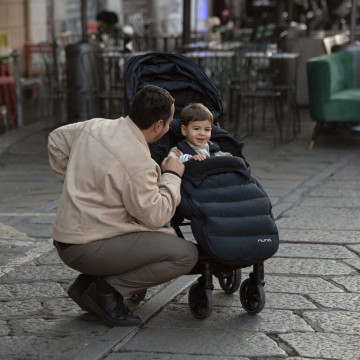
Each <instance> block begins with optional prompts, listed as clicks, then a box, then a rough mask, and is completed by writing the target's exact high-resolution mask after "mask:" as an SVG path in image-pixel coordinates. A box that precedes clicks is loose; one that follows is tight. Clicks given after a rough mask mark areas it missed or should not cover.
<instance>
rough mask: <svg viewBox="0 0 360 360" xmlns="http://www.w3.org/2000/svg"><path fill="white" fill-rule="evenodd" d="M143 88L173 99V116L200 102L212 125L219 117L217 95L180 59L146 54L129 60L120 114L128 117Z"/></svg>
mask: <svg viewBox="0 0 360 360" xmlns="http://www.w3.org/2000/svg"><path fill="white" fill-rule="evenodd" d="M146 85H156V86H159V87H162V88H164V89H166V90H168V91H169V92H170V94H171V95H172V96H173V97H174V98H175V115H174V118H175V119H176V118H179V116H180V111H181V109H182V108H183V107H184V106H186V105H188V104H190V103H194V102H201V103H202V104H204V105H205V106H207V107H208V108H209V109H210V111H211V112H212V113H213V116H214V121H215V123H217V121H218V120H219V119H220V118H221V117H222V115H223V106H222V102H221V98H220V94H219V91H218V90H217V89H216V87H215V86H214V85H213V84H212V82H211V80H210V79H209V78H208V76H207V75H206V74H205V73H204V72H203V71H202V70H201V69H200V68H199V67H198V66H197V65H196V64H195V63H193V62H192V61H191V60H189V59H188V58H186V57H185V56H182V55H174V54H164V53H146V54H143V55H138V56H133V57H131V58H130V59H129V60H128V61H127V62H126V64H125V90H124V92H125V94H124V110H125V114H127V113H128V111H129V108H130V104H131V103H132V100H133V98H134V96H135V95H136V93H137V92H138V91H139V90H141V89H142V88H143V87H144V86H146Z"/></svg>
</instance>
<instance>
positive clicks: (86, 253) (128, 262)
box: [54, 231, 198, 296]
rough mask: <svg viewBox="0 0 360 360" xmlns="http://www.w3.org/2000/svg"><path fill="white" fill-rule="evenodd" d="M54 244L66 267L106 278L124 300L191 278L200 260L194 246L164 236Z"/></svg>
mask: <svg viewBox="0 0 360 360" xmlns="http://www.w3.org/2000/svg"><path fill="white" fill-rule="evenodd" d="M54 244H55V246H56V249H57V251H58V253H59V256H60V258H61V260H62V261H63V262H64V263H65V264H66V265H68V266H69V267H71V268H73V269H75V270H77V271H80V272H81V273H84V274H89V275H95V276H99V277H103V278H105V280H106V281H107V282H108V283H109V284H110V285H111V286H112V287H113V288H115V289H116V290H117V291H118V292H119V293H120V294H122V295H123V296H131V295H133V294H136V293H138V292H139V291H141V290H145V289H148V288H150V287H152V286H155V285H159V284H162V283H165V282H167V281H169V280H171V279H174V278H176V277H178V276H180V275H185V274H188V273H189V272H190V271H191V270H192V268H193V267H194V266H195V264H196V262H197V258H198V253H197V248H196V246H195V245H194V244H193V243H191V242H189V241H186V240H184V239H181V238H179V237H177V236H175V235H168V234H164V233H161V232H150V231H149V232H137V233H130V234H125V235H121V236H116V237H114V238H110V239H105V240H98V241H94V242H91V243H89V244H82V245H70V246H66V245H65V246H61V243H56V242H54ZM59 244H60V245H59Z"/></svg>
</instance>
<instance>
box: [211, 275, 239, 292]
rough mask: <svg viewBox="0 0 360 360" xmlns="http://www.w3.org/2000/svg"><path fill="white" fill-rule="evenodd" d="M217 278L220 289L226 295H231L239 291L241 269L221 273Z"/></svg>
mask: <svg viewBox="0 0 360 360" xmlns="http://www.w3.org/2000/svg"><path fill="white" fill-rule="evenodd" d="M217 278H218V280H219V284H220V286H221V288H222V289H223V290H224V291H225V292H226V293H227V294H233V293H234V292H235V291H237V290H238V289H239V287H240V284H241V269H236V270H233V271H230V272H221V273H220V274H219V275H218V276H217Z"/></svg>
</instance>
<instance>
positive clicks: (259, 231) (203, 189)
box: [124, 53, 279, 319]
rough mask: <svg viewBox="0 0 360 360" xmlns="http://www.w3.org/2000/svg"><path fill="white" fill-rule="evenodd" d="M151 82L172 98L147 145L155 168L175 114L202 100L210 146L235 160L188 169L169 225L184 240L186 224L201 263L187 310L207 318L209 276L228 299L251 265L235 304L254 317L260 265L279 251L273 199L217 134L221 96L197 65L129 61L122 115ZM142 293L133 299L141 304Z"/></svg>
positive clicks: (260, 292)
mask: <svg viewBox="0 0 360 360" xmlns="http://www.w3.org/2000/svg"><path fill="white" fill-rule="evenodd" d="M149 84H152V85H157V86H160V87H163V88H165V89H167V90H168V91H169V92H170V93H171V95H172V96H173V97H174V98H175V115H174V120H173V121H172V123H171V125H170V130H169V132H168V133H167V134H166V135H165V136H164V137H163V138H162V139H160V140H159V141H158V142H157V143H156V144H153V145H151V147H150V150H151V154H152V157H153V158H154V160H155V161H157V162H158V163H159V164H160V163H161V161H162V160H163V159H164V158H165V157H166V156H167V154H168V152H169V150H170V148H171V147H173V146H176V145H177V143H178V142H179V141H181V140H183V136H182V135H181V131H180V120H179V114H180V111H181V109H182V108H183V107H184V106H185V105H188V104H189V103H192V102H201V103H203V104H204V105H205V106H207V107H208V108H209V109H210V110H211V111H212V113H213V115H214V120H215V121H214V126H213V129H212V135H211V140H212V141H214V142H216V143H217V144H218V145H219V146H220V149H221V150H222V151H224V152H230V153H231V154H232V155H233V157H210V158H208V159H206V160H205V161H202V162H198V161H194V160H190V161H188V162H186V163H185V173H184V176H183V181H182V187H181V203H180V205H179V206H178V208H177V211H176V213H175V216H174V217H173V219H172V226H173V227H174V229H175V231H176V233H177V235H178V236H180V237H184V236H183V234H182V232H181V230H180V227H181V226H183V225H189V224H191V229H192V233H193V235H194V238H195V239H196V242H197V246H198V249H199V261H198V264H197V265H196V267H195V268H194V269H193V271H192V272H191V273H192V274H201V276H200V277H199V279H198V282H197V283H195V284H193V285H192V287H191V288H190V291H189V307H190V310H191V312H192V314H193V315H194V316H195V317H196V318H198V319H204V318H206V317H207V316H208V315H209V314H210V313H211V311H212V308H213V297H212V290H213V288H214V286H213V275H215V276H216V277H217V278H218V280H219V283H220V286H221V288H222V289H223V290H224V291H225V292H226V293H229V294H231V293H234V292H235V291H237V290H238V289H239V287H240V283H241V268H244V267H248V266H253V271H252V272H251V273H250V276H249V278H247V279H246V280H244V281H243V282H242V284H241V287H240V301H241V304H242V306H243V308H244V309H245V310H246V311H247V312H248V313H251V314H257V313H259V312H260V311H261V310H262V309H263V308H264V305H265V292H264V285H265V281H264V260H266V259H268V258H270V257H271V256H273V255H274V254H275V253H276V251H277V249H278V246H279V236H278V229H277V227H276V225H275V222H274V219H273V217H272V213H271V203H270V200H269V198H268V196H267V194H266V193H265V191H264V190H263V188H262V187H261V185H260V184H259V182H258V181H257V180H256V179H255V178H254V177H253V176H251V174H250V166H249V164H248V163H247V162H246V161H245V158H244V157H243V155H242V149H243V144H241V143H239V142H238V141H236V140H235V139H234V138H232V137H231V136H230V134H228V133H227V132H226V131H224V130H223V129H221V128H220V126H219V124H218V120H219V119H220V118H221V116H222V114H223V107H222V102H221V98H220V94H219V92H218V90H217V89H216V88H215V86H214V85H213V84H212V82H211V81H210V79H209V78H208V77H207V75H206V74H205V73H204V72H203V71H202V70H201V69H200V68H199V67H198V66H197V65H196V64H194V63H193V62H192V61H190V60H189V59H187V58H186V57H184V56H181V55H173V54H162V53H147V54H144V55H139V56H134V57H132V58H130V59H129V60H128V62H127V63H126V66H125V94H124V110H125V113H127V111H128V109H129V106H130V104H131V102H132V99H133V98H134V96H135V94H136V93H137V92H138V91H139V90H140V89H141V88H142V87H144V86H145V85H149ZM184 219H187V220H190V221H191V222H190V223H189V222H187V223H186V222H184ZM145 294H146V292H143V293H141V294H138V296H135V297H133V298H132V300H133V301H140V300H142V299H143V298H144V296H145Z"/></svg>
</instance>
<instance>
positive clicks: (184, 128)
mask: <svg viewBox="0 0 360 360" xmlns="http://www.w3.org/2000/svg"><path fill="white" fill-rule="evenodd" d="M180 130H181V133H182V134H183V136H186V126H185V125H181V127H180Z"/></svg>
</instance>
